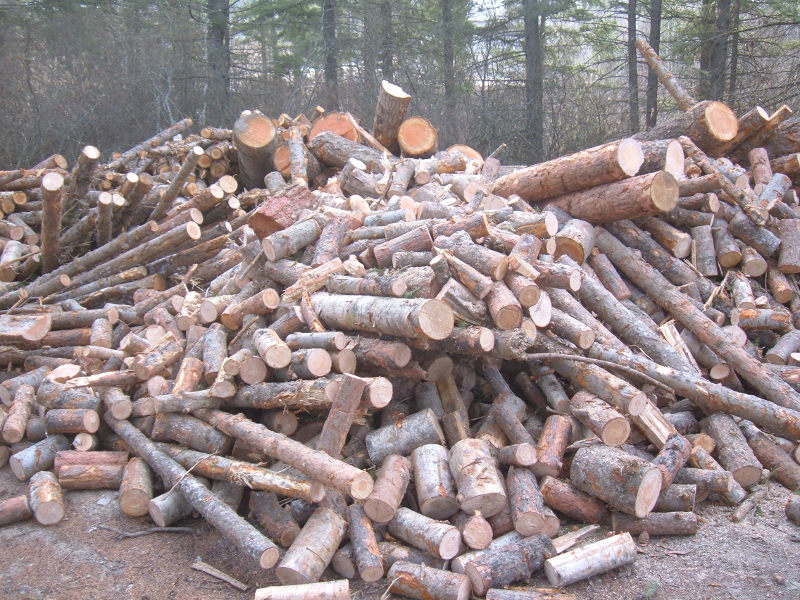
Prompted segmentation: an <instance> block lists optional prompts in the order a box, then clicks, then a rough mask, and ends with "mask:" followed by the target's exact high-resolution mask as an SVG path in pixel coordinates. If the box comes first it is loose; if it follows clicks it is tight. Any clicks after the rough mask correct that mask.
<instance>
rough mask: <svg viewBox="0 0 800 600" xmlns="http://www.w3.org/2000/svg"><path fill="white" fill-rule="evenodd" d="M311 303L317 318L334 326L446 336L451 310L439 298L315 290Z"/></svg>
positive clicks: (451, 321) (404, 333) (388, 332)
mask: <svg viewBox="0 0 800 600" xmlns="http://www.w3.org/2000/svg"><path fill="white" fill-rule="evenodd" d="M311 304H312V306H313V308H314V310H315V311H316V312H317V313H318V315H319V318H320V319H321V320H322V321H323V323H326V324H327V325H328V326H330V327H332V328H335V329H356V330H359V331H372V332H375V333H381V334H388V335H398V336H401V337H410V338H417V337H423V338H424V337H428V338H431V339H434V340H440V339H444V338H446V337H447V336H448V335H450V333H451V332H452V330H453V323H454V321H453V313H452V310H451V309H450V307H449V306H447V305H446V304H444V303H443V302H440V301H438V300H427V299H419V300H417V299H404V298H378V297H374V296H340V295H334V294H327V293H324V292H320V293H316V294H314V295H313V296H312V297H311Z"/></svg>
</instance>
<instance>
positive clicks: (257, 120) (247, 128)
mask: <svg viewBox="0 0 800 600" xmlns="http://www.w3.org/2000/svg"><path fill="white" fill-rule="evenodd" d="M276 133H277V132H276V129H275V125H274V124H273V123H272V121H271V120H270V119H268V118H267V117H265V116H264V115H262V114H261V113H260V112H250V111H245V112H244V113H242V115H241V116H240V117H239V118H238V119H237V120H236V122H235V123H234V124H233V130H232V137H233V143H234V145H235V147H236V150H237V152H238V154H239V170H240V174H241V177H242V183H243V184H244V186H245V187H247V188H254V187H261V185H262V183H263V182H264V176H265V175H266V174H267V173H268V172H269V171H270V170H271V168H272V152H273V151H274V148H275V146H276V144H277V141H278V136H277V135H276Z"/></svg>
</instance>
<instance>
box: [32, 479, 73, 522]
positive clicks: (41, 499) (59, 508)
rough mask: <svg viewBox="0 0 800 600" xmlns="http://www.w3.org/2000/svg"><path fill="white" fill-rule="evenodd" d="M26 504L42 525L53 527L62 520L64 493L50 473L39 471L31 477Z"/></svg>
mask: <svg viewBox="0 0 800 600" xmlns="http://www.w3.org/2000/svg"><path fill="white" fill-rule="evenodd" d="M28 502H29V503H30V510H31V512H32V513H33V516H34V517H35V518H36V520H37V521H38V522H39V523H40V524H42V525H55V524H56V523H58V522H60V521H61V520H62V519H63V518H64V493H63V492H62V491H61V486H60V485H59V484H58V480H57V479H56V476H55V474H53V473H52V472H50V471H39V472H38V473H36V474H34V475H33V477H31V480H30V482H29V483H28Z"/></svg>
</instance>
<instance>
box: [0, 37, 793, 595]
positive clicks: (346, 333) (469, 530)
mask: <svg viewBox="0 0 800 600" xmlns="http://www.w3.org/2000/svg"><path fill="white" fill-rule="evenodd" d="M645 50H646V49H645ZM649 60H652V61H656V60H657V57H655V58H654V57H653V56H650V58H649ZM655 64H656V65H657V66H658V63H657V62H656V63H655ZM660 68H662V70H663V64H662V65H660ZM661 75H662V78H663V79H664V80H665V81H668V82H670V89H671V91H673V93H676V94H677V97H678V98H683V99H684V100H686V98H684V96H686V97H687V98H688V95H686V94H685V92H683V90H681V89H680V86H679V84H677V82H676V81H675V80H674V78H671V75H669V73H666V74H664V73H663V72H662V73H661ZM676 86H677V88H676ZM681 94H683V95H681ZM409 100H410V98H409V97H408V95H407V94H405V93H404V92H403V91H402V90H401V89H400V88H398V87H397V86H394V85H392V84H389V83H388V82H384V83H383V85H382V88H381V91H380V96H379V100H378V106H377V110H376V117H375V123H374V127H373V129H372V132H369V131H367V130H366V129H365V128H364V127H363V126H362V125H361V124H360V123H358V121H356V120H355V119H354V118H353V117H352V116H351V115H349V114H348V113H343V114H342V113H331V114H324V112H323V111H321V110H320V111H318V114H317V118H316V119H315V120H314V121H313V122H312V121H309V120H308V119H306V118H305V117H304V116H303V115H301V116H299V117H297V118H294V119H292V118H291V117H289V116H287V115H282V116H281V117H280V118H278V119H276V120H272V119H269V118H267V117H266V116H264V115H262V114H261V113H259V112H257V111H253V112H249V111H247V112H245V113H243V114H242V116H241V117H240V118H239V119H238V120H237V121H236V123H235V124H234V126H233V128H232V129H231V130H226V129H215V128H211V127H207V128H204V129H202V130H201V131H200V133H196V134H189V135H185V137H181V136H182V135H183V134H186V133H187V132H188V131H189V130H190V128H191V126H192V123H191V121H190V120H188V119H187V120H185V121H182V122H180V123H177V124H176V125H174V126H172V127H170V128H169V129H166V130H165V131H163V132H161V133H160V134H158V135H156V136H154V137H153V138H151V139H150V140H147V141H146V142H143V143H142V144H140V145H138V146H136V147H134V148H132V149H130V150H128V151H127V152H124V153H122V154H120V155H114V156H112V158H111V161H110V162H106V163H102V162H101V161H100V156H99V153H98V152H97V150H96V149H95V148H93V147H91V146H87V147H86V148H84V150H83V152H82V153H81V155H80V156H79V158H78V160H77V162H76V165H75V167H74V168H72V169H68V168H67V164H66V161H64V159H63V158H62V157H60V156H55V157H51V158H50V159H48V160H47V161H44V162H43V163H41V164H39V165H36V166H35V167H34V168H33V169H32V170H19V171H6V172H2V173H0V190H2V192H0V202H2V205H0V208H2V210H3V212H4V214H5V216H6V218H5V219H4V220H3V221H2V222H0V226H1V227H2V230H0V234H1V235H3V236H4V237H3V244H4V246H3V252H2V257H1V258H0V273H2V274H3V277H4V281H6V284H5V288H4V290H3V295H2V296H0V307H2V308H3V309H4V313H3V314H2V315H0V336H1V337H2V341H3V344H4V346H3V347H2V351H1V352H0V357H2V363H3V365H4V366H5V367H7V373H6V374H5V376H4V381H3V382H2V383H0V400H2V403H3V405H5V407H4V408H0V427H2V434H1V435H2V440H3V442H4V444H6V445H2V446H0V461H1V462H2V463H5V462H6V461H8V462H9V463H10V467H11V469H12V470H13V472H14V474H15V475H16V476H17V477H18V478H19V479H21V480H23V481H29V482H30V487H29V494H28V495H27V496H23V497H19V498H11V499H7V500H5V501H4V502H2V503H0V524H8V523H13V522H16V521H19V520H23V519H25V518H29V517H31V516H34V517H35V518H36V519H37V520H38V521H39V522H40V523H42V524H44V525H50V524H55V523H58V522H59V521H60V520H61V519H62V518H63V516H64V502H63V494H64V492H65V491H69V490H74V489H119V491H120V494H119V504H120V509H121V510H122V512H124V513H125V514H126V515H130V516H131V517H132V518H141V517H146V516H148V515H149V517H150V518H151V519H152V520H153V521H155V522H156V524H157V525H159V526H162V527H168V526H170V525H171V524H173V523H175V522H176V521H179V520H180V519H183V518H186V517H188V516H190V515H192V514H196V513H199V514H200V515H202V516H203V517H204V518H205V519H207V520H208V522H209V523H211V525H213V526H214V527H215V528H217V529H218V530H219V531H220V533H221V534H222V535H224V536H225V537H226V538H228V539H229V540H230V541H231V542H232V543H233V544H235V545H236V546H237V547H238V548H239V549H240V550H241V551H242V553H243V554H245V555H246V556H248V557H250V558H251V559H252V560H253V562H254V563H256V564H258V565H259V566H260V567H261V568H265V569H271V568H275V573H276V575H277V577H278V579H279V581H280V582H281V584H282V585H281V586H276V587H272V588H264V589H261V590H258V591H257V593H256V598H264V599H267V598H291V599H297V598H312V597H313V598H323V599H327V598H330V599H339V598H349V597H350V592H349V580H350V579H355V578H359V577H360V578H361V579H363V580H365V581H370V582H371V581H378V580H380V579H381V578H383V577H386V581H387V585H388V586H389V589H390V590H391V591H392V592H393V593H396V594H399V595H401V596H406V597H411V598H423V597H424V598H428V597H430V598H441V599H448V600H449V599H466V598H468V597H469V595H470V593H474V594H476V595H478V596H486V597H487V598H495V599H506V598H520V597H538V596H535V595H524V596H523V595H519V594H520V593H521V592H519V591H508V590H504V589H502V588H503V587H504V586H507V585H509V584H512V583H517V584H519V582H526V581H528V580H529V579H530V577H531V575H532V574H533V573H535V572H538V571H540V570H543V571H544V573H545V574H546V576H547V578H548V580H549V582H550V583H551V584H552V585H554V586H559V587H561V586H566V585H569V584H570V583H573V582H576V581H580V580H582V579H585V578H586V577H589V576H591V575H594V574H597V573H601V572H604V571H607V570H609V569H612V568H615V567H618V566H621V565H626V564H630V563H632V562H633V561H634V560H635V558H636V546H635V543H634V541H633V538H632V537H631V536H632V535H639V534H643V533H647V534H648V535H687V534H689V535H691V534H694V533H695V532H696V531H697V530H698V520H697V517H696V515H695V513H694V508H695V506H696V505H697V504H698V503H700V502H702V501H704V500H706V499H709V500H710V501H714V502H723V503H727V504H730V505H731V506H732V507H734V506H737V507H738V506H740V505H742V504H743V503H745V501H746V499H747V498H748V490H755V491H756V493H759V492H758V490H759V489H761V488H760V487H759V483H760V482H762V479H763V477H762V473H763V469H768V470H769V471H770V472H771V477H772V478H774V479H776V480H777V481H779V482H780V483H782V484H783V485H784V486H786V487H787V488H789V489H792V490H796V489H798V488H800V465H799V464H798V462H797V461H798V459H800V450H798V446H797V440H799V439H800V353H798V352H799V351H800V296H799V295H798V289H797V281H796V280H795V274H796V273H798V272H800V209H799V208H798V202H797V193H796V192H797V188H796V187H793V186H796V185H798V184H800V120H798V118H797V117H794V118H789V119H787V116H788V115H789V114H790V113H791V111H790V110H789V109H788V108H786V107H783V108H782V109H780V110H778V111H777V112H776V113H775V114H774V115H772V116H769V115H767V113H766V112H765V111H764V110H763V109H760V108H757V109H755V110H753V111H750V112H749V113H747V114H746V115H743V116H742V117H741V118H739V119H737V118H736V117H735V115H733V113H732V112H731V111H730V109H728V107H726V106H725V105H724V104H721V103H718V102H701V103H696V102H694V101H689V100H686V101H685V102H684V104H685V106H682V107H683V108H684V109H685V112H683V113H682V114H680V115H678V116H677V117H675V118H673V119H672V120H670V121H669V122H668V123H666V124H664V125H662V126H659V127H658V128H656V129H653V130H650V131H647V132H643V133H641V134H638V135H636V136H634V137H633V138H628V139H624V140H620V141H616V142H612V143H609V144H605V145H603V146H599V147H596V148H591V149H588V150H584V151H582V152H578V153H576V154H572V155H569V156H564V157H561V158H557V159H554V160H552V161H549V162H547V163H543V164H539V165H533V166H530V167H524V168H522V167H503V166H501V164H500V161H499V160H498V158H497V157H496V156H490V157H487V158H485V159H483V158H482V157H481V156H480V155H479V154H478V153H477V152H475V151H474V150H473V149H471V148H469V147H466V146H458V147H453V148H450V149H448V150H446V151H443V152H437V145H438V141H437V139H436V130H435V129H434V128H433V126H432V125H431V124H430V123H429V122H428V121H427V120H425V119H424V118H422V117H411V118H406V110H407V107H408V104H409ZM40 268H41V275H39V276H38V277H36V278H33V277H34V275H35V274H36V273H37V272H38V271H39V269H40ZM762 349H766V352H763V351H762ZM70 448H73V449H70ZM189 470H191V473H189ZM762 485H763V484H762ZM173 488H174V490H173ZM208 488H210V490H211V492H209V489H208ZM175 490H177V492H179V493H175ZM162 491H163V492H164V493H161V492H162ZM159 494H161V495H159ZM745 506H746V505H745ZM798 512H800V511H798V510H797V503H796V502H795V503H794V504H791V503H790V506H789V507H787V514H788V515H789V516H790V518H793V519H794V520H798V516H797V515H798ZM739 516H743V515H739ZM570 523H582V524H587V523H588V524H592V525H590V526H588V527H586V528H584V529H579V530H577V531H571V532H570V533H567V534H565V535H561V536H559V535H558V534H559V533H561V532H563V529H562V526H566V525H568V524H570ZM596 524H603V525H609V526H610V527H611V529H612V530H613V531H614V532H616V535H613V536H611V537H606V538H603V539H600V541H596V542H594V543H590V544H583V543H582V542H584V540H585V538H586V536H587V535H588V534H591V533H593V532H594V531H596V530H597V529H598V527H597V525H596ZM579 544H580V545H579ZM328 566H331V567H332V569H333V570H334V571H335V572H336V573H337V574H338V576H339V577H341V580H337V581H325V582H320V580H321V579H322V578H323V577H325V579H330V577H329V576H326V575H325V571H326V568H327V567H328ZM328 575H330V572H328ZM523 584H524V583H523ZM547 597H558V596H547Z"/></svg>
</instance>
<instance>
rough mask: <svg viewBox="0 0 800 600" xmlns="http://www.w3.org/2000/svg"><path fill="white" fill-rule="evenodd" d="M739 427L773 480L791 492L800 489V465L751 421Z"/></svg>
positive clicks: (744, 422)
mask: <svg viewBox="0 0 800 600" xmlns="http://www.w3.org/2000/svg"><path fill="white" fill-rule="evenodd" d="M739 426H740V428H741V430H742V432H743V433H744V436H745V437H746V438H747V443H748V445H749V446H750V448H751V449H752V450H753V454H755V456H756V458H757V459H758V461H759V462H760V463H761V464H762V465H764V467H765V468H767V469H769V470H770V472H771V473H772V478H773V479H776V480H777V481H779V482H780V483H781V485H783V486H784V487H785V488H787V489H789V490H792V491H795V490H798V489H800V465H798V464H797V463H796V462H795V461H794V460H792V457H791V456H790V455H789V454H788V453H787V452H785V451H784V450H783V449H781V448H780V446H778V445H777V444H775V443H773V442H772V441H770V440H769V439H768V438H767V436H765V435H764V434H763V433H761V431H759V430H758V428H757V427H756V426H755V425H753V423H751V422H750V421H746V420H743V421H742V422H741V423H740V424H739Z"/></svg>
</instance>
